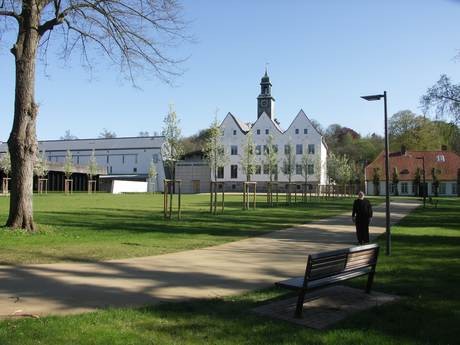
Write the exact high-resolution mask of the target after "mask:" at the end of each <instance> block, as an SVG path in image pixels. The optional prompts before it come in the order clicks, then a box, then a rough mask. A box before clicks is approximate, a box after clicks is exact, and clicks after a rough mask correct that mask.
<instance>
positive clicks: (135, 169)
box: [110, 167, 137, 172]
mask: <svg viewBox="0 0 460 345" xmlns="http://www.w3.org/2000/svg"><path fill="white" fill-rule="evenodd" d="M110 172H112V167H110ZM133 172H137V168H133Z"/></svg>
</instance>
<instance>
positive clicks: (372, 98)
mask: <svg viewBox="0 0 460 345" xmlns="http://www.w3.org/2000/svg"><path fill="white" fill-rule="evenodd" d="M382 97H384V95H369V96H361V98H362V99H365V100H366V101H378V100H380V99H381V98H382Z"/></svg>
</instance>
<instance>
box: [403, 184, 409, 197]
mask: <svg viewBox="0 0 460 345" xmlns="http://www.w3.org/2000/svg"><path fill="white" fill-rule="evenodd" d="M408 193H409V188H408V186H407V182H403V183H401V194H408Z"/></svg>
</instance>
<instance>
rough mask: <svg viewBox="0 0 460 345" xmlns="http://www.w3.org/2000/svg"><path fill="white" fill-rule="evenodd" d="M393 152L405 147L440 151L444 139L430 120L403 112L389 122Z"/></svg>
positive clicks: (406, 111) (407, 111)
mask: <svg viewBox="0 0 460 345" xmlns="http://www.w3.org/2000/svg"><path fill="white" fill-rule="evenodd" d="M389 134H390V143H391V150H394V151H396V150H399V149H400V148H401V147H402V146H404V147H405V148H406V149H408V150H439V149H440V148H441V144H443V142H442V138H441V136H440V133H439V128H438V126H437V125H436V124H435V123H434V122H433V121H431V120H430V119H428V118H426V117H424V116H419V115H417V114H414V113H413V112H412V111H410V110H402V111H399V112H397V113H396V114H394V115H393V116H392V117H391V118H390V121H389Z"/></svg>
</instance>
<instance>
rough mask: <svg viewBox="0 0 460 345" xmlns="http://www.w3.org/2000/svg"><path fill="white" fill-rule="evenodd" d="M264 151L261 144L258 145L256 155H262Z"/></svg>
mask: <svg viewBox="0 0 460 345" xmlns="http://www.w3.org/2000/svg"><path fill="white" fill-rule="evenodd" d="M261 153H262V147H261V146H260V145H256V155H258V156H260V154H261Z"/></svg>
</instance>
